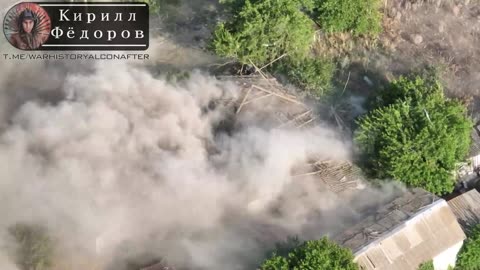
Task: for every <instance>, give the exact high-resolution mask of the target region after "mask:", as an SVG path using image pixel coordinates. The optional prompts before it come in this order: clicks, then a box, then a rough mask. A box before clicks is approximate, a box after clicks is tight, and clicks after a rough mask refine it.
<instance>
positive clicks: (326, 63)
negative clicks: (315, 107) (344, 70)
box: [280, 59, 335, 97]
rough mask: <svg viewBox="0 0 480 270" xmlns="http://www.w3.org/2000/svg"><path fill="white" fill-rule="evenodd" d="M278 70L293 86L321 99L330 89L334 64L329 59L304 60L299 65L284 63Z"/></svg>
mask: <svg viewBox="0 0 480 270" xmlns="http://www.w3.org/2000/svg"><path fill="white" fill-rule="evenodd" d="M280 70H281V71H282V72H283V73H284V74H285V75H287V76H288V78H289V80H290V82H292V83H293V84H295V85H297V86H298V87H300V88H302V89H304V90H306V91H308V93H310V94H311V95H312V96H314V97H322V96H324V95H325V94H328V93H329V92H330V90H331V88H332V78H333V75H334V73H335V64H334V63H333V61H331V60H330V59H305V60H304V61H303V62H299V63H290V62H288V61H287V62H284V63H282V64H281V65H280Z"/></svg>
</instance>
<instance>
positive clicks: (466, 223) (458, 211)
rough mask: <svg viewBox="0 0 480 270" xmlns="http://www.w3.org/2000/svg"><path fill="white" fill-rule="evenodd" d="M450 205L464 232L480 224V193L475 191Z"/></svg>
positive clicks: (465, 194) (452, 200)
mask: <svg viewBox="0 0 480 270" xmlns="http://www.w3.org/2000/svg"><path fill="white" fill-rule="evenodd" d="M448 205H450V208H451V209H452V211H453V213H454V214H455V216H456V217H457V219H458V222H459V223H460V225H461V226H462V227H463V228H464V230H466V231H469V230H470V229H471V228H472V227H473V226H475V225H476V224H478V223H480V193H478V191H477V190H475V189H473V190H470V191H468V192H466V193H463V194H462V195H460V196H457V197H455V198H453V199H451V200H450V201H448Z"/></svg>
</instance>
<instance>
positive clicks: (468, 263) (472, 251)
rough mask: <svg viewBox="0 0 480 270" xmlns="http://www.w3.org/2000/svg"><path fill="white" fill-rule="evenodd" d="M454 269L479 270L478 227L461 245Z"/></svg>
mask: <svg viewBox="0 0 480 270" xmlns="http://www.w3.org/2000/svg"><path fill="white" fill-rule="evenodd" d="M455 269H458V270H478V269H480V225H477V226H476V227H475V229H474V230H473V231H472V233H471V234H470V235H469V236H468V238H467V240H466V241H465V243H464V244H463V247H462V249H461V250H460V253H459V254H458V257H457V262H456V266H455Z"/></svg>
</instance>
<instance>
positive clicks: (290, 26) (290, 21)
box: [212, 0, 314, 65]
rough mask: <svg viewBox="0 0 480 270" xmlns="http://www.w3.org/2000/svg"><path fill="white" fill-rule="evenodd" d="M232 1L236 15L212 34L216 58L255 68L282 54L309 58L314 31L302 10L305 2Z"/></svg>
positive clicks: (287, 0)
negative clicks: (227, 59)
mask: <svg viewBox="0 0 480 270" xmlns="http://www.w3.org/2000/svg"><path fill="white" fill-rule="evenodd" d="M230 2H231V1H230ZM233 2H234V3H232V5H234V6H235V7H238V8H236V10H235V15H234V16H233V18H232V19H231V20H229V21H228V22H226V23H220V24H219V25H218V26H217V29H216V30H215V32H214V37H213V41H212V49H213V50H214V51H215V52H216V53H217V54H218V55H220V56H223V57H231V58H235V59H238V60H239V61H240V62H241V63H243V64H250V62H249V61H252V62H253V63H254V64H256V65H265V64H267V63H269V62H271V61H273V60H275V59H276V58H278V57H280V56H281V55H283V54H285V53H286V54H288V55H289V57H291V58H292V59H303V58H304V57H306V56H307V55H308V53H309V51H310V45H311V43H312V41H313V36H314V29H313V25H312V21H311V20H310V19H309V18H308V17H307V16H306V15H305V14H304V13H303V12H302V11H301V9H302V8H303V7H304V6H305V3H304V1H301V0H246V1H244V2H242V3H241V4H239V1H233Z"/></svg>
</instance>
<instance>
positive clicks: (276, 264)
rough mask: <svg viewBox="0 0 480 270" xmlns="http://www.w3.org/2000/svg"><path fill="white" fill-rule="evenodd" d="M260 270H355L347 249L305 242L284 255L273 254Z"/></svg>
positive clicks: (334, 245) (333, 245) (325, 243)
mask: <svg viewBox="0 0 480 270" xmlns="http://www.w3.org/2000/svg"><path fill="white" fill-rule="evenodd" d="M260 269H261V270H312V269H315V270H316V269H329V270H357V269H358V266H357V264H355V263H354V262H353V255H352V252H351V251H350V250H349V249H346V248H342V247H340V246H338V245H337V244H335V243H333V242H331V241H329V240H328V239H327V238H322V239H321V240H315V241H307V242H305V243H303V244H301V245H299V246H298V247H296V248H295V249H294V250H293V251H291V252H289V253H288V254H285V255H283V256H282V255H277V253H274V254H273V255H272V256H271V257H270V258H269V259H267V260H266V261H264V262H263V264H262V265H261V267H260Z"/></svg>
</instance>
